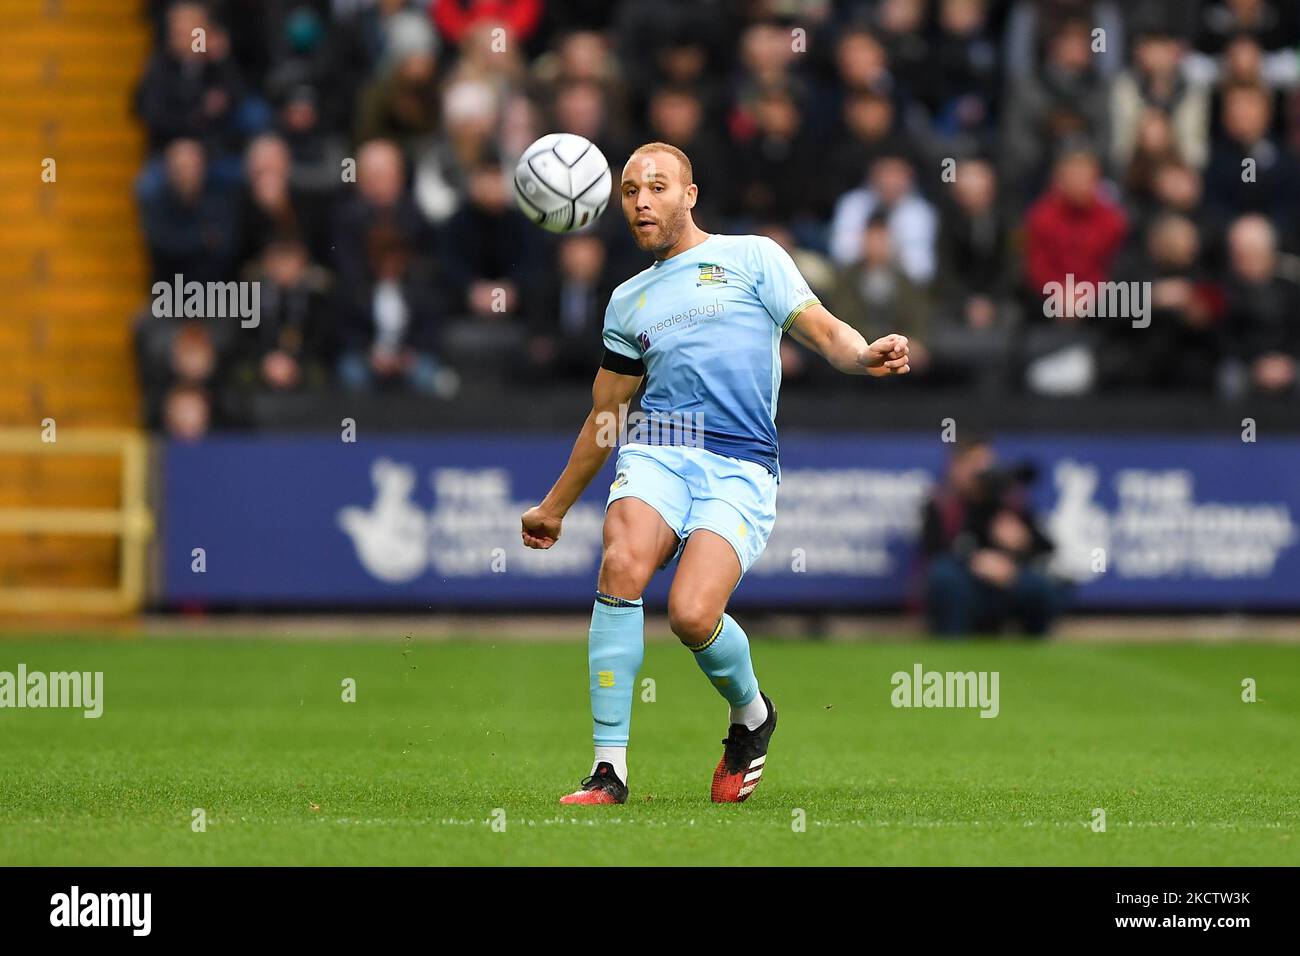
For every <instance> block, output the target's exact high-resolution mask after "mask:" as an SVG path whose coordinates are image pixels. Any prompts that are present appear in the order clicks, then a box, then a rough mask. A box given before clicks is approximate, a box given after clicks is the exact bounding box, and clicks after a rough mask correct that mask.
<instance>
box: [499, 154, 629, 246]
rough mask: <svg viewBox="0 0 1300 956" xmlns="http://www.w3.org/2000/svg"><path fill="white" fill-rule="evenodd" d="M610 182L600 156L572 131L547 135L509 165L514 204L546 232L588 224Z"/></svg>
mask: <svg viewBox="0 0 1300 956" xmlns="http://www.w3.org/2000/svg"><path fill="white" fill-rule="evenodd" d="M610 186H611V178H610V175H609V163H607V162H606V161H605V156H604V154H602V153H601V151H600V150H599V149H597V148H596V144H595V143H593V142H591V141H590V140H587V139H584V138H583V137H581V136H576V135H574V134H573V133H547V134H546V135H545V136H543V137H542V138H541V139H539V140H538V141H537V142H535V143H533V145H531V146H529V147H528V148H527V149H526V150H524V154H523V155H522V156H520V157H519V165H517V166H516V167H515V202H516V203H518V205H519V208H520V209H521V210H523V213H524V215H525V216H527V217H528V218H529V219H531V220H532V221H533V222H535V223H537V225H539V226H541V227H542V228H543V229H546V230H547V231H549V232H572V231H573V230H575V229H582V228H584V227H586V226H590V225H591V224H592V223H593V222H595V221H596V220H597V219H598V218H599V217H600V214H601V213H602V212H604V211H605V206H606V205H607V204H608V203H609V193H610Z"/></svg>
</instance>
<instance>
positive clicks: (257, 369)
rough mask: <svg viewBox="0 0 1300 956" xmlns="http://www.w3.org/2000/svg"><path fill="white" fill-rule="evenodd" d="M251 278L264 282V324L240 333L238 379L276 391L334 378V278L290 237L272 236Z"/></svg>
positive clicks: (261, 315) (237, 339) (261, 319)
mask: <svg viewBox="0 0 1300 956" xmlns="http://www.w3.org/2000/svg"><path fill="white" fill-rule="evenodd" d="M246 277H247V279H248V281H251V282H256V283H258V288H259V290H260V291H259V315H258V324H257V325H256V326H255V327H254V328H251V329H241V330H240V332H239V333H238V335H236V336H235V347H236V354H235V356H234V358H233V361H234V363H235V369H234V370H233V372H232V377H233V378H235V379H236V380H238V381H239V383H240V384H242V385H244V386H246V387H247V386H252V387H257V388H263V389H271V390H274V391H292V390H295V389H299V388H302V387H304V386H308V387H317V388H319V387H321V386H322V385H324V384H325V383H326V382H327V381H328V375H329V364H330V362H331V361H332V359H333V351H334V343H333V341H332V338H333V335H334V331H335V330H334V327H333V315H332V303H331V301H330V293H331V288H330V276H329V273H328V272H326V271H325V270H324V269H323V268H321V267H320V266H318V265H316V264H314V263H313V262H312V261H311V255H310V252H309V251H308V249H307V246H306V245H305V244H304V243H303V242H302V241H300V240H299V239H296V238H293V237H292V236H290V235H283V236H281V237H280V238H276V239H272V240H271V241H270V242H269V243H267V245H266V246H265V247H264V248H263V250H262V252H261V255H260V256H259V257H258V260H257V262H255V263H252V264H251V265H250V269H249V271H248V273H247V275H246Z"/></svg>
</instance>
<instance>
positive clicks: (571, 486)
mask: <svg viewBox="0 0 1300 956" xmlns="http://www.w3.org/2000/svg"><path fill="white" fill-rule="evenodd" d="M605 415H615V416H617V415H618V409H617V408H615V409H602V408H596V407H593V408H592V409H591V412H590V413H589V414H588V415H587V420H586V421H585V422H583V424H582V429H581V430H580V431H579V432H578V438H577V441H575V442H574V443H573V451H571V452H570V453H569V461H568V463H567V464H566V465H565V466H564V471H562V472H561V473H560V477H559V478H558V479H556V482H555V484H554V485H553V486H552V487H551V490H550V491H549V492H548V493H547V495H546V497H545V498H543V499H542V503H541V506H540V507H541V508H542V510H544V511H548V512H550V513H551V514H554V515H559V516H560V517H563V516H564V515H566V514H567V513H568V511H569V509H570V508H572V507H573V503H574V502H575V501H577V500H578V498H579V497H581V495H582V493H583V492H584V491H586V490H587V486H588V485H589V484H591V480H592V479H593V478H595V477H596V475H597V473H599V471H600V469H601V468H602V467H604V464H605V462H606V460H608V458H609V453H610V450H611V447H610V446H609V444H608V443H606V442H602V441H600V440H599V437H598V436H599V434H600V432H601V431H602V428H601V423H602V422H603V421H604V420H605V419H604V416H605Z"/></svg>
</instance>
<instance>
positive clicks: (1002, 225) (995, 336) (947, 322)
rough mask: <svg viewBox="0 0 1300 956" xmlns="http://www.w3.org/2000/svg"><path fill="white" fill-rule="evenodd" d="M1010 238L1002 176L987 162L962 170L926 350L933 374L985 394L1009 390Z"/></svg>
mask: <svg viewBox="0 0 1300 956" xmlns="http://www.w3.org/2000/svg"><path fill="white" fill-rule="evenodd" d="M1009 258H1010V238H1009V229H1008V226H1007V222H1006V219H1005V215H1004V213H1003V212H1002V210H1001V206H1000V204H999V202H998V182H997V172H996V170H995V169H994V168H993V164H992V163H990V162H988V161H987V160H984V159H966V160H962V161H961V162H960V163H958V164H957V166H956V169H955V170H954V177H953V181H952V188H951V192H950V193H949V194H948V195H947V196H946V197H945V203H944V206H943V216H942V222H941V225H940V228H939V241H938V260H939V269H938V273H937V275H936V288H935V295H936V305H937V309H936V312H935V315H934V319H933V321H931V322H930V325H929V329H928V338H927V341H926V343H925V344H926V345H927V346H928V347H929V351H930V355H931V359H932V364H933V368H932V375H933V376H942V377H943V378H945V379H948V380H960V381H973V382H976V383H978V384H979V386H980V388H981V391H983V392H985V393H988V392H992V391H996V390H997V389H999V388H1001V387H1002V386H1003V385H1004V378H1005V375H1006V371H1007V369H1006V365H1007V350H1008V343H1009V326H1010V324H1011V319H1010V316H1009V315H1008V313H1009V312H1010V311H1011V309H1010V308H1009V307H1008V306H1007V305H1006V304H1005V303H1006V302H1007V299H1008V297H1009V295H1010V293H1011V291H1012V288H1013V279H1012V276H1011V265H1010V262H1009Z"/></svg>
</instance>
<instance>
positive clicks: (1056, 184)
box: [1024, 150, 1128, 395]
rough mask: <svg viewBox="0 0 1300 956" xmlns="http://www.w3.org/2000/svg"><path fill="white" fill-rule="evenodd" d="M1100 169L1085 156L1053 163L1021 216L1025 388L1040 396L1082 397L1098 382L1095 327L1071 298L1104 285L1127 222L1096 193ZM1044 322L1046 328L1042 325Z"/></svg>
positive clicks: (1070, 155) (1090, 156)
mask: <svg viewBox="0 0 1300 956" xmlns="http://www.w3.org/2000/svg"><path fill="white" fill-rule="evenodd" d="M1100 183H1101V166H1100V163H1099V162H1098V160H1097V157H1096V156H1095V155H1093V154H1092V153H1090V152H1087V151H1079V150H1075V151H1072V152H1069V153H1066V154H1065V155H1064V156H1062V157H1061V159H1060V160H1058V161H1057V164H1056V167H1055V169H1054V171H1053V176H1052V186H1051V188H1050V189H1048V191H1047V192H1046V193H1044V194H1043V196H1042V197H1041V198H1040V199H1039V200H1038V201H1037V202H1036V203H1034V205H1033V206H1032V207H1030V210H1029V213H1028V215H1027V216H1026V217H1025V247H1026V248H1025V279H1026V283H1027V288H1026V292H1027V304H1026V309H1027V312H1028V316H1027V318H1029V319H1030V320H1031V321H1032V322H1034V323H1035V324H1036V325H1037V326H1038V328H1033V329H1030V330H1028V332H1027V335H1026V337H1025V341H1024V351H1025V355H1024V360H1025V362H1026V384H1027V385H1028V386H1029V388H1030V389H1031V390H1032V391H1034V392H1036V393H1037V394H1040V395H1079V394H1083V393H1085V392H1087V391H1089V390H1090V389H1091V388H1092V387H1093V384H1094V382H1095V378H1096V362H1095V356H1094V353H1093V351H1092V343H1091V340H1092V339H1093V338H1094V336H1093V335H1092V329H1091V328H1089V327H1088V326H1089V325H1091V323H1088V322H1086V318H1087V317H1086V315H1083V314H1081V312H1086V310H1081V309H1078V308H1076V299H1069V298H1065V297H1067V296H1069V295H1070V290H1073V291H1074V295H1075V296H1076V297H1083V296H1087V295H1089V293H1090V291H1091V292H1092V293H1093V294H1095V290H1096V289H1097V287H1098V286H1099V284H1100V283H1103V282H1106V281H1109V279H1110V276H1111V269H1112V266H1113V264H1114V260H1115V257H1116V255H1117V254H1118V253H1119V251H1120V248H1121V247H1122V245H1123V243H1124V237H1125V235H1126V234H1127V231H1128V223H1127V220H1126V218H1125V216H1124V213H1123V211H1122V210H1121V209H1119V207H1117V206H1116V205H1115V204H1114V203H1112V202H1111V201H1110V200H1109V199H1107V198H1106V197H1105V196H1104V195H1103V194H1102V191H1101V185H1100ZM1045 320H1048V324H1045Z"/></svg>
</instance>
